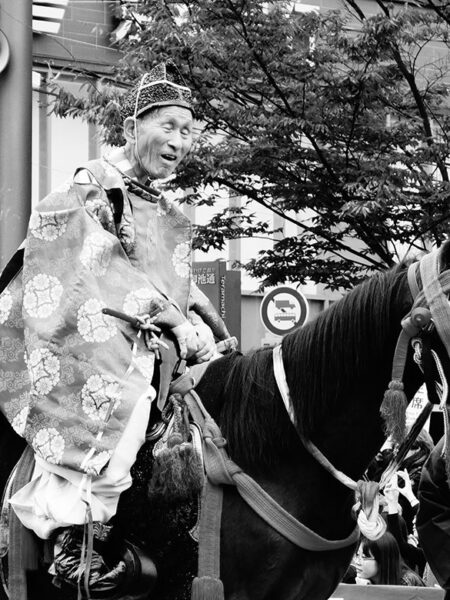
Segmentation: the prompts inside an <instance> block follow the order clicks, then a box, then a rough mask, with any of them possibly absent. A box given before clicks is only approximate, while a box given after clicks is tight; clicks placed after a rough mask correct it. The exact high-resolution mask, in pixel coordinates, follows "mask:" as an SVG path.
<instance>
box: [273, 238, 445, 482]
mask: <svg viewBox="0 0 450 600" xmlns="http://www.w3.org/2000/svg"><path fill="white" fill-rule="evenodd" d="M444 248H445V246H443V247H441V248H439V249H438V250H436V251H434V252H432V253H430V254H427V255H425V256H424V257H423V258H422V259H421V260H420V261H417V262H414V263H412V264H411V265H410V266H409V267H408V274H407V277H408V285H409V290H410V292H411V296H412V298H413V304H412V306H411V309H410V311H409V312H408V313H407V314H406V315H405V317H404V318H403V319H402V320H401V326H402V329H401V332H400V335H399V337H398V340H397V344H396V348H395V352H394V358H393V364H392V375H391V382H390V383H389V388H388V390H386V392H385V395H384V399H383V402H382V405H381V409H380V411H381V414H382V415H383V416H384V417H385V420H386V426H387V430H386V432H387V434H391V435H393V436H394V438H396V439H397V441H399V442H401V444H400V447H399V450H398V453H397V457H401V456H404V455H405V454H406V452H407V450H408V449H409V448H410V447H411V446H412V444H413V443H414V441H415V439H416V437H417V435H418V433H419V432H420V429H421V427H420V426H416V427H414V426H413V427H412V428H411V432H410V434H409V435H408V436H406V438H405V437H404V433H405V412H406V407H407V402H408V401H407V398H406V395H405V393H404V390H403V375H404V370H405V364H406V358H407V355H408V350H409V346H410V344H411V345H412V346H413V348H414V353H415V360H416V362H417V363H418V365H419V368H421V370H422V372H424V376H425V381H426V383H427V388H428V389H429V391H431V394H430V395H432V396H433V397H434V398H436V397H438V398H439V404H440V407H441V410H442V411H443V414H444V423H445V434H446V442H447V441H448V439H449V433H450V426H449V415H448V408H447V391H448V385H447V381H446V378H445V374H444V369H443V367H442V363H441V361H440V359H439V356H438V354H437V353H436V352H435V351H434V350H432V349H430V348H429V349H428V352H430V356H431V358H432V361H433V363H434V365H435V372H437V373H438V376H439V379H440V381H435V377H434V375H433V376H431V377H430V376H427V374H426V373H425V371H424V361H423V357H422V353H423V349H424V345H423V339H424V338H425V337H427V336H429V335H430V334H431V332H432V331H433V329H434V328H435V329H436V331H437V333H438V335H439V337H440V339H441V341H442V343H443V345H444V347H445V349H446V351H447V354H448V356H449V357H450V304H449V300H448V294H449V292H450V270H445V271H443V272H440V266H441V259H442V252H443V249H444ZM273 369H274V375H275V380H276V383H277V386H278V390H279V392H280V394H281V397H282V399H283V402H284V405H285V408H286V411H287V413H288V415H289V418H290V420H291V422H292V424H293V426H294V427H295V429H296V430H297V432H298V429H297V427H296V422H295V415H294V410H293V407H292V402H291V397H290V393H289V386H288V384H287V380H286V373H285V370H284V364H283V356H282V348H281V345H278V346H276V347H275V348H274V349H273ZM430 380H434V384H435V390H433V389H432V388H431V387H430ZM431 408H432V404H431V402H428V404H427V406H426V407H425V408H424V409H423V411H422V413H421V414H420V415H419V417H418V422H419V425H423V423H424V422H425V420H426V416H428V415H429V413H430V412H431ZM393 415H397V416H400V419H401V420H400V422H395V419H394V418H393ZM298 434H299V437H300V439H301V441H302V443H303V445H304V446H305V448H306V449H307V450H308V452H309V453H310V454H311V455H312V456H313V457H314V458H315V459H316V460H317V461H318V462H319V463H320V464H321V465H322V467H323V468H324V469H325V470H326V471H328V472H329V473H330V474H331V475H332V476H333V477H334V478H335V479H337V480H338V481H339V482H340V483H342V484H343V485H345V486H346V487H348V488H349V489H351V490H356V489H357V487H358V483H357V482H356V481H354V480H353V479H352V478H351V477H349V476H348V475H346V474H345V473H343V472H342V471H339V470H338V469H336V468H335V467H334V466H333V464H332V463H331V462H330V461H329V460H328V458H327V457H326V456H324V454H323V453H322V452H321V450H319V448H317V446H316V445H315V444H314V443H313V442H312V441H311V440H308V439H306V438H305V437H304V436H303V435H301V434H300V432H298ZM399 438H401V439H399ZM448 447H449V444H448V443H446V444H445V451H446V452H447V448H448ZM447 462H449V461H447ZM398 464H399V461H397V465H398ZM388 469H390V471H392V469H393V464H390V465H389V466H388V468H387V470H388ZM387 470H386V473H387ZM386 481H387V476H386V474H385V475H384V477H382V486H381V487H383V486H384V484H385V482H386Z"/></svg>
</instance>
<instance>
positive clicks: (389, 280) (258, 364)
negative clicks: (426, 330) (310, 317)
mask: <svg viewBox="0 0 450 600" xmlns="http://www.w3.org/2000/svg"><path fill="white" fill-rule="evenodd" d="M405 285H406V275H405V265H404V264H401V265H398V266H396V267H394V268H393V269H391V270H389V271H386V272H384V273H378V274H376V275H374V276H373V277H371V278H370V279H368V280H366V281H365V282H363V283H362V284H360V285H359V286H357V287H356V288H354V289H353V290H352V291H351V292H349V293H348V294H347V295H346V296H344V297H343V298H342V299H341V300H339V301H338V302H336V303H335V304H333V305H332V306H331V307H330V308H328V309H327V310H325V311H324V312H322V313H320V314H319V316H318V317H317V318H316V319H315V320H314V321H312V322H310V323H308V324H306V325H305V326H303V327H302V328H300V329H298V330H296V331H295V332H293V333H291V334H289V335H287V336H286V337H285V338H284V339H283V342H282V346H283V357H284V364H285V369H286V377H287V381H288V385H289V389H290V393H291V399H292V403H293V407H294V410H295V414H296V418H297V423H298V427H299V430H300V431H301V432H302V433H303V435H305V436H306V437H309V436H311V434H312V433H313V432H314V429H315V428H316V426H317V424H318V423H320V421H321V419H322V418H323V416H324V414H325V412H326V411H329V410H330V408H332V406H333V405H335V404H336V403H337V402H338V400H340V401H341V402H342V398H345V392H346V390H347V391H348V390H349V389H350V388H351V384H352V381H353V380H354V378H355V373H357V374H358V377H361V376H364V374H365V373H367V375H370V373H373V372H374V371H375V370H377V369H379V368H381V367H384V368H386V369H389V368H390V361H391V359H392V357H389V356H386V347H385V345H386V340H387V338H392V340H393V341H392V343H393V344H394V343H395V339H396V337H397V335H398V331H399V327H400V318H401V317H402V316H403V315H404V314H406V312H407V311H408V310H409V308H410V305H408V298H409V296H408V294H407V293H406V288H405ZM409 301H410V298H409ZM383 361H384V363H385V364H384V365H383V364H380V363H381V362H383ZM347 395H348V394H347ZM275 397H276V398H275ZM348 400H349V399H348ZM220 424H221V427H222V431H223V432H224V435H225V437H226V438H227V439H228V442H229V446H230V450H231V451H232V454H233V457H235V458H236V460H241V461H244V462H248V463H252V464H258V462H267V459H268V457H269V460H270V456H273V455H274V453H275V454H277V455H278V456H279V455H280V452H283V448H284V446H286V448H285V449H286V451H287V448H288V447H289V446H290V445H291V444H292V435H293V428H292V427H291V426H290V424H289V421H288V418H287V415H286V411H285V409H284V405H283V404H282V401H281V398H280V397H279V392H278V391H277V389H276V384H275V380H274V376H273V369H272V349H271V348H263V349H260V350H256V351H254V352H250V353H249V354H247V355H244V356H241V357H240V358H239V359H237V360H235V361H234V364H233V366H232V367H231V370H230V372H229V375H228V378H227V381H226V383H225V386H224V389H223V408H222V413H221V416H220ZM291 447H292V446H291Z"/></svg>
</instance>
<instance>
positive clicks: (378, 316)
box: [0, 265, 421, 600]
mask: <svg viewBox="0 0 450 600" xmlns="http://www.w3.org/2000/svg"><path fill="white" fill-rule="evenodd" d="M411 305H412V296H411V293H410V291H409V287H408V282H407V276H406V267H405V265H400V266H398V267H395V268H394V269H392V270H390V271H388V272H385V273H380V274H377V275H375V276H373V277H372V278H370V279H369V280H367V281H365V282H364V283H362V284H361V285H360V286H358V287H356V288H355V289H354V290H353V291H351V292H350V293H349V294H348V295H346V296H345V297H344V298H343V299H342V300H340V301H339V302H337V303H335V304H334V305H332V306H331V307H330V308H329V309H328V310H327V311H325V312H323V313H321V314H320V315H319V316H318V318H317V319H316V320H315V321H313V322H311V323H308V324H306V325H305V326H304V327H302V328H301V329H299V330H297V331H295V332H294V333H291V334H289V335H287V336H286V337H285V338H284V339H283V342H282V348H283V357H284V364H285V369H286V374H287V382H288V385H289V388H290V391H291V396H292V401H293V406H294V410H295V414H296V418H297V423H298V428H299V430H300V431H301V433H302V434H303V435H304V436H305V437H306V438H308V439H310V440H312V441H313V442H314V443H315V444H316V446H318V447H319V448H320V450H321V451H322V452H323V453H324V454H325V455H326V456H327V457H328V459H329V460H330V461H331V462H332V463H333V464H334V466H335V467H336V468H337V469H339V470H341V471H343V472H344V473H346V474H347V475H348V476H350V477H351V478H353V479H355V480H357V479H359V478H360V477H361V476H362V474H363V472H364V470H365V469H366V467H367V465H368V463H369V462H370V460H371V459H372V458H373V457H374V455H375V454H376V452H377V450H378V449H379V448H380V446H381V444H382V442H383V439H384V434H383V427H382V422H381V418H380V414H379V409H380V404H381V401H382V399H383V393H384V391H385V390H386V388H387V386H388V383H389V380H390V374H391V368H392V359H393V354H394V349H395V344H396V341H397V337H398V335H399V331H400V321H401V319H402V317H403V316H404V315H405V314H406V313H407V312H408V311H409V310H410V309H411ZM404 382H405V392H406V395H407V396H408V398H410V397H412V395H413V394H414V393H415V391H416V390H417V388H418V387H419V385H420V383H421V373H420V371H419V369H418V368H417V366H416V365H414V363H413V361H412V360H409V361H408V363H407V369H406V373H405V379H404ZM197 391H198V393H199V394H200V396H201V398H202V400H203V402H204V404H205V406H206V408H207V409H208V410H209V411H210V413H211V415H212V416H213V417H214V418H215V419H216V421H217V423H218V424H219V425H220V427H221V429H222V432H223V434H224V436H225V437H226V439H227V441H228V450H229V453H230V455H231V457H232V458H233V460H234V461H235V462H236V463H237V464H239V465H240V466H241V467H242V468H243V469H244V470H245V471H246V472H247V473H248V474H249V475H251V476H252V477H254V478H255V479H256V480H257V481H258V482H259V483H260V485H261V486H262V487H263V488H265V489H266V490H267V491H268V492H269V493H270V494H271V495H272V496H273V497H274V498H275V499H276V500H277V501H278V502H279V503H280V504H282V506H283V507H284V508H285V509H286V510H287V511H289V512H290V513H291V514H292V515H293V516H295V517H296V518H297V519H299V520H300V521H301V522H302V523H304V524H306V525H307V526H308V527H309V528H311V529H313V530H314V531H315V532H317V533H319V534H320V535H321V536H323V537H325V538H328V539H342V538H345V537H346V536H348V535H349V534H350V532H351V531H352V529H353V528H354V526H355V521H354V519H353V517H352V514H351V507H352V505H353V503H354V493H353V492H352V491H351V490H349V489H348V488H346V487H344V486H343V485H342V484H341V483H339V482H338V481H336V480H335V479H334V478H333V477H332V476H331V475H329V474H328V473H327V472H326V471H325V470H324V469H323V467H321V466H320V465H319V464H318V463H317V462H316V460H315V459H314V458H312V456H311V455H310V454H309V453H308V452H307V451H306V450H305V448H304V447H303V445H302V443H301V442H300V440H299V437H298V435H297V433H296V431H295V429H294V427H293V425H292V424H291V422H290V420H289V418H288V415H287V412H286V409H285V407H284V405H283V402H282V400H281V397H280V393H279V392H278V390H277V386H276V383H275V379H274V372H273V367H272V351H271V349H269V348H264V349H261V350H257V351H256V352H252V353H250V354H248V355H245V356H242V355H241V354H239V353H232V354H229V355H226V356H224V357H223V358H221V359H218V360H216V361H214V362H213V363H212V364H211V365H210V366H209V368H208V369H207V371H206V374H205V375H204V377H203V379H202V381H201V383H200V385H199V386H198V388H197ZM2 423H3V426H2V435H1V439H0V443H1V448H0V452H1V457H2V458H1V471H2V473H1V476H2V481H1V482H0V484H1V483H3V484H4V482H5V479H6V476H7V474H8V473H9V471H10V470H11V468H12V466H13V464H14V463H15V461H16V460H17V458H18V455H19V453H20V451H21V449H22V447H23V442H22V440H20V439H19V438H17V437H16V436H15V434H13V432H12V430H11V429H10V428H9V426H8V425H7V424H6V422H4V421H3V422H2ZM151 462H152V461H151V447H150V445H149V444H146V445H145V446H144V447H143V448H142V449H141V451H140V453H139V456H138V459H137V462H136V464H135V467H134V472H133V474H134V485H133V487H132V488H131V489H130V490H129V491H128V492H126V493H124V494H123V496H122V499H121V503H120V507H119V512H118V515H117V519H116V521H117V524H118V526H120V527H121V528H122V529H123V530H124V533H125V535H127V536H129V537H130V538H132V539H134V540H135V541H139V542H140V543H142V544H144V545H145V546H146V547H147V549H148V550H149V552H150V553H151V554H152V555H153V556H154V559H155V562H156V564H157V568H158V571H159V580H158V583H157V587H156V589H155V590H154V592H153V593H152V596H151V598H155V599H156V598H157V599H158V600H169V599H170V600H182V599H183V600H184V599H185V598H188V597H189V586H190V582H191V579H192V577H193V576H194V574H195V569H196V558H195V555H196V545H195V542H194V541H193V540H192V538H191V536H190V534H189V528H190V527H192V526H193V525H194V523H195V518H194V517H195V515H194V514H193V513H195V508H196V503H195V502H193V503H191V505H189V506H176V505H174V506H172V505H171V503H170V502H167V503H161V502H158V501H154V500H152V499H148V498H147V495H146V489H147V483H146V480H147V479H148V477H149V475H150V472H151V466H150V465H151ZM353 551H354V547H351V546H350V547H346V548H344V549H341V550H329V551H320V552H311V551H306V550H302V549H299V548H297V547H295V546H294V545H293V544H292V543H291V542H289V541H287V540H286V539H284V538H283V537H281V536H280V535H279V534H278V533H276V532H275V531H273V530H272V529H271V528H270V527H268V526H267V525H266V524H265V523H264V522H263V521H262V520H261V519H260V518H259V517H258V516H256V515H255V514H254V513H253V512H252V510H251V509H250V508H249V507H248V506H247V505H246V504H245V503H244V502H243V501H242V500H241V498H240V497H239V495H238V494H237V492H236V490H235V489H234V488H232V487H230V486H226V488H225V492H224V505H223V514H222V530H221V578H222V580H223V582H224V588H225V596H226V598H227V600H250V599H252V600H291V599H292V600H293V599H294V598H295V600H301V599H307V600H322V599H323V600H325V599H326V598H328V597H329V596H330V595H331V594H332V592H333V590H334V589H335V587H336V586H337V584H338V583H339V581H340V580H341V578H342V576H343V574H344V573H345V571H346V569H347V566H348V564H349V562H350V559H351V557H352V554H353ZM40 585H44V584H40ZM33 589H35V586H33ZM42 589H44V588H41V590H40V592H39V593H38V595H37V597H39V598H40V597H43V596H42V595H40V594H42V593H43V592H42ZM29 597H30V598H31V597H32V593H31V592H30V596H29ZM45 597H46V598H52V597H54V598H57V597H58V596H57V594H55V595H53V593H50V591H47V592H46V595H45Z"/></svg>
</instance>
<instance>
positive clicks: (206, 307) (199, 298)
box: [188, 282, 230, 340]
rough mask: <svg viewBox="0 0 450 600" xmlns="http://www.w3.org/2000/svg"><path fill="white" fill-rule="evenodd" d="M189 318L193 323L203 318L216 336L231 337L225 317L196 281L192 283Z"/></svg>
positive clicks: (222, 338)
mask: <svg viewBox="0 0 450 600" xmlns="http://www.w3.org/2000/svg"><path fill="white" fill-rule="evenodd" d="M188 314H189V319H190V321H191V322H192V323H194V325H195V323H196V322H198V319H199V318H201V319H202V321H203V322H204V323H206V324H207V325H208V326H209V327H210V328H211V330H212V332H213V334H214V336H215V337H216V338H218V339H219V340H225V339H227V338H229V337H230V333H229V331H228V329H227V326H226V325H225V323H224V321H223V319H222V318H221V317H220V315H219V314H218V312H217V311H216V309H215V308H214V306H213V305H212V303H211V301H210V300H209V298H208V297H207V296H206V295H205V294H204V293H203V292H202V291H201V290H200V288H199V287H198V286H197V285H196V284H195V283H194V282H192V283H191V293H190V297H189V312H188Z"/></svg>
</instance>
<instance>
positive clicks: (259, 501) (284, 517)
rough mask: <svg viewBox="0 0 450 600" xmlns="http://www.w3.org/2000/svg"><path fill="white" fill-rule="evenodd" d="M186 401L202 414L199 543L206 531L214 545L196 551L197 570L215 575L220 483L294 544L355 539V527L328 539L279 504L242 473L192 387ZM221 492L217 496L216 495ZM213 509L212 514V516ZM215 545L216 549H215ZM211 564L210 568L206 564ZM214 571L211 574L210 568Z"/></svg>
mask: <svg viewBox="0 0 450 600" xmlns="http://www.w3.org/2000/svg"><path fill="white" fill-rule="evenodd" d="M185 401H186V404H187V406H188V407H189V410H190V412H191V414H192V413H195V414H197V415H198V414H199V413H201V415H202V422H201V423H200V426H201V428H202V433H203V451H204V462H205V471H206V476H207V484H206V487H205V490H204V494H203V501H202V510H201V514H200V544H201V543H202V534H204V533H205V532H207V536H208V537H209V538H210V539H209V542H208V543H209V544H211V545H212V546H213V549H212V550H211V549H209V550H208V549H207V548H205V549H204V551H203V550H202V549H201V550H200V551H199V574H201V575H202V576H205V575H206V573H207V572H208V570H209V572H210V573H211V576H213V577H214V576H217V575H218V564H219V561H218V559H217V552H218V550H217V539H219V538H220V517H218V513H219V514H220V510H221V506H222V499H221V496H222V486H223V485H233V486H235V487H236V489H237V491H238V492H239V494H240V496H241V497H242V499H243V500H244V501H245V502H246V503H247V504H248V505H249V506H250V507H251V508H252V509H253V510H254V511H255V512H256V513H257V514H258V515H259V516H260V517H261V518H262V519H263V520H264V521H265V522H266V523H267V524H268V525H270V526H271V527H272V528H273V529H274V530H275V531H277V532H278V533H279V534H280V535H282V536H283V537H285V538H286V539H288V540H290V541H291V542H292V543H293V544H295V545H296V546H299V547H300V548H303V549H305V550H311V551H325V550H337V549H340V548H344V547H347V546H349V545H351V544H353V543H355V542H356V541H357V539H358V536H359V531H358V528H357V527H356V528H355V529H354V530H353V531H352V532H351V533H350V535H348V536H347V537H346V538H343V539H339V540H328V539H326V538H323V537H322V536H320V535H318V534H317V533H315V532H314V531H312V530H311V529H309V527H307V526H306V525H303V524H302V523H300V522H299V521H298V520H297V519H295V518H294V517H293V516H292V515H290V514H289V513H288V512H287V511H286V510H285V509H284V508H283V507H282V506H280V505H279V504H278V503H277V502H276V501H275V500H274V499H273V498H272V497H271V496H270V495H269V494H268V493H267V492H266V491H265V490H264V489H263V488H262V487H261V486H260V485H259V484H258V483H256V481H255V480H254V479H252V478H251V477H250V476H249V475H247V474H245V473H244V472H243V471H242V469H241V468H240V467H239V466H238V465H237V464H236V463H234V462H233V461H232V460H231V459H230V457H229V456H228V453H227V451H226V449H225V445H226V440H225V439H224V438H223V436H222V433H221V431H220V429H219V427H218V425H217V424H216V422H215V421H214V419H213V418H212V417H211V416H210V415H209V414H208V412H207V411H206V409H205V408H204V406H203V404H202V402H201V400H200V398H199V396H198V394H197V393H196V392H195V391H194V390H191V391H190V392H188V393H187V394H186V396H185ZM219 494H220V498H219ZM210 501H211V502H212V503H214V505H215V506H216V507H218V508H219V510H214V511H211V509H210V508H209V506H208V504H209V502H210ZM211 513H213V516H211ZM208 520H210V522H212V521H214V523H213V524H212V527H213V529H215V533H214V535H212V536H211V535H210V532H209V530H208V525H207V521H208ZM214 549H215V550H214ZM209 567H211V568H209ZM211 571H212V572H214V574H213V573H212V572H211Z"/></svg>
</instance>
